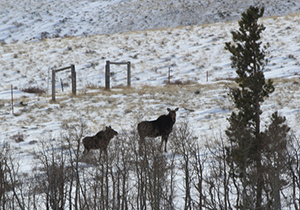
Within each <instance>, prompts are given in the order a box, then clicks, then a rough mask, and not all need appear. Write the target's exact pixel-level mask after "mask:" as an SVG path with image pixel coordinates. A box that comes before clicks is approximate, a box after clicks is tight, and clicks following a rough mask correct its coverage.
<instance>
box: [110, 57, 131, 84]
mask: <svg viewBox="0 0 300 210" xmlns="http://www.w3.org/2000/svg"><path fill="white" fill-rule="evenodd" d="M110 64H116V65H127V86H128V87H130V86H131V72H130V69H131V64H130V61H127V62H110V61H106V65H105V89H107V90H108V89H110Z"/></svg>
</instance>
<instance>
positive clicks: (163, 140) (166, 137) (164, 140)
mask: <svg viewBox="0 0 300 210" xmlns="http://www.w3.org/2000/svg"><path fill="white" fill-rule="evenodd" d="M168 137H169V135H162V136H161V143H160V150H161V149H162V145H163V143H164V142H165V152H167V141H168Z"/></svg>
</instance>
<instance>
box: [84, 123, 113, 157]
mask: <svg viewBox="0 0 300 210" xmlns="http://www.w3.org/2000/svg"><path fill="white" fill-rule="evenodd" d="M115 135H118V132H117V131H115V130H114V129H112V128H111V126H109V127H107V126H106V129H105V130H102V131H99V132H98V133H97V134H96V135H95V136H88V137H85V138H83V139H82V143H83V145H84V151H83V154H84V155H86V154H87V153H88V152H89V151H90V150H91V149H100V155H101V153H102V151H104V152H105V154H107V150H106V149H107V146H108V144H109V142H110V140H111V139H112V138H113V137H114V136H115Z"/></svg>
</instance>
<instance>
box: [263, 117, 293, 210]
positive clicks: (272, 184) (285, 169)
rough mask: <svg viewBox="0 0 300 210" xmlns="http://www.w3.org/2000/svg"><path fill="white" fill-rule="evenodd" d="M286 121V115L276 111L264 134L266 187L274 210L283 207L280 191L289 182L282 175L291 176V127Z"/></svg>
mask: <svg viewBox="0 0 300 210" xmlns="http://www.w3.org/2000/svg"><path fill="white" fill-rule="evenodd" d="M285 121H286V119H285V117H281V116H279V115H278V113H277V112H275V113H274V114H272V117H271V123H270V125H269V126H268V127H267V129H266V131H265V132H264V133H263V135H262V138H263V139H264V143H265V145H264V147H263V150H264V151H263V153H264V176H265V177H266V183H265V189H266V191H267V192H266V194H267V196H268V197H269V199H268V204H267V205H268V208H269V209H272V210H280V209H281V198H280V191H281V190H282V187H283V186H285V185H287V184H288V182H287V180H285V179H283V177H284V176H282V175H283V174H286V176H285V177H288V176H289V175H288V173H289V164H288V160H289V158H288V149H287V144H288V141H289V140H290V138H289V135H288V132H289V131H290V127H289V126H288V125H287V124H286V123H285ZM268 194H269V195H268Z"/></svg>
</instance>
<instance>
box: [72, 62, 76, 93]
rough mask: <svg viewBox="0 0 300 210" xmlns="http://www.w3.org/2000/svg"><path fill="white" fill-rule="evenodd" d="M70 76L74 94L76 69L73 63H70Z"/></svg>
mask: <svg viewBox="0 0 300 210" xmlns="http://www.w3.org/2000/svg"><path fill="white" fill-rule="evenodd" d="M71 77H72V93H73V94H74V95H76V71H75V65H74V64H72V65H71Z"/></svg>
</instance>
